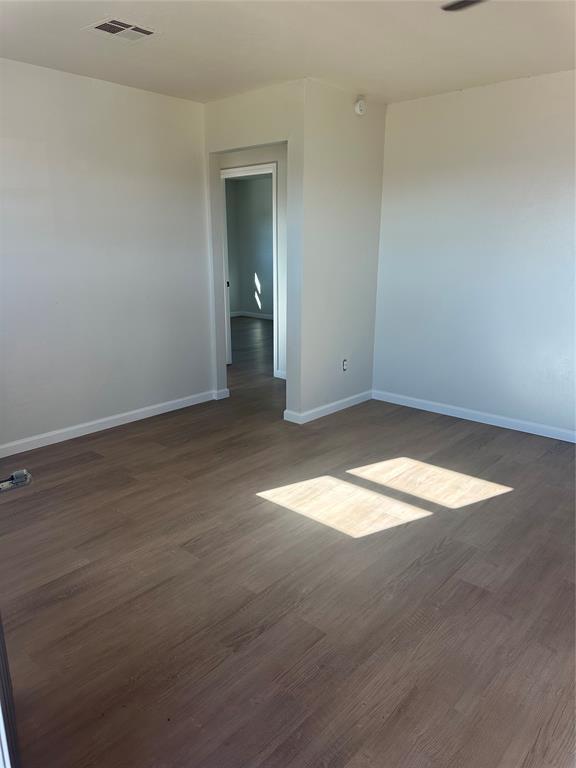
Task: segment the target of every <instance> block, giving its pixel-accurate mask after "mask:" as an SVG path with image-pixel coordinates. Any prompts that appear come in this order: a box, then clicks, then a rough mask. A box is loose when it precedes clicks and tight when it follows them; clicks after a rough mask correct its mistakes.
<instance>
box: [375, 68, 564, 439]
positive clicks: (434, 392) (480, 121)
mask: <svg viewBox="0 0 576 768" xmlns="http://www.w3.org/2000/svg"><path fill="white" fill-rule="evenodd" d="M574 141H575V136H574V75H573V73H569V72H564V73H557V74H552V75H543V76H540V77H533V78H528V79H523V80H514V81H509V82H505V83H500V84H497V85H491V86H485V87H481V88H473V89H469V90H466V91H461V92H458V93H450V94H446V95H443V96H436V97H430V98H426V99H418V100H416V101H410V102H404V103H401V104H393V105H392V106H391V107H390V108H389V112H388V116H387V123H386V136H385V150H384V194H383V200H382V238H381V246H380V251H381V252H380V270H379V289H378V315H377V325H376V355H375V368H374V387H375V388H376V390H380V391H381V396H382V397H383V398H385V399H392V400H394V401H395V402H405V403H407V404H411V405H416V406H420V407H425V408H427V407H431V408H432V409H436V410H440V411H443V412H447V413H454V414H455V415H462V416H465V417H466V416H470V417H471V418H478V419H480V420H487V421H492V422H494V423H499V424H502V425H503V426H512V427H514V426H516V427H517V428H520V429H523V428H525V429H527V431H536V432H540V433H541V434H549V435H553V436H559V437H565V438H567V437H570V435H571V431H572V430H573V429H574V401H573V398H574V351H575V347H574ZM572 435H573V433H572Z"/></svg>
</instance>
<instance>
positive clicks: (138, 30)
mask: <svg viewBox="0 0 576 768" xmlns="http://www.w3.org/2000/svg"><path fill="white" fill-rule="evenodd" d="M89 29H90V30H94V31H95V32H103V33H106V34H108V35H113V36H114V37H115V38H116V39H117V40H127V41H128V42H130V43H135V42H136V41H137V40H144V39H145V38H147V37H150V35H153V34H154V32H153V31H152V30H151V29H144V27H139V26H137V25H136V24H128V23H127V22H125V21H118V19H106V20H105V21H101V22H100V23H99V24H96V25H95V26H91V27H89Z"/></svg>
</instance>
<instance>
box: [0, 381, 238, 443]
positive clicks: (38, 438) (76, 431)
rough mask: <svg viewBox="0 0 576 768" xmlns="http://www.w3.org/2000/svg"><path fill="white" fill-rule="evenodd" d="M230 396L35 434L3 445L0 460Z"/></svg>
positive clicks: (196, 398) (197, 398) (213, 394)
mask: <svg viewBox="0 0 576 768" xmlns="http://www.w3.org/2000/svg"><path fill="white" fill-rule="evenodd" d="M229 395H230V392H229V390H227V389H219V390H210V391H208V392H200V393H199V394H197V395H189V396H188V397H181V398H180V399H178V400H169V401H168V402H166V403H157V404H156V405H147V406H146V407H145V408H138V409H137V410H135V411H126V412H125V413H117V414H115V415H114V416H106V417H104V418H103V419H96V420H95V421H87V422H85V423H84V424H75V425H74V426H72V427H64V428H63V429H55V430H54V431H52V432H44V433H43V434H41V435H32V436H31V437H25V438H23V439H22V440H14V441H13V442H11V443H4V444H3V445H0V458H3V457H5V456H12V455H13V454H16V453H23V452H24V451H31V450H33V449H34V448H42V447H43V446H45V445H52V444H53V443H61V442H63V441H64V440H72V438H74V437H81V436H82V435H89V434H91V433H92V432H101V431H102V430H104V429H111V428H112V427H119V426H121V425H122V424H129V423H130V422H132V421H140V419H148V418H150V417H151V416H159V415H160V414H161V413H168V412H169V411H177V410H179V409H180V408H188V407H189V406H191V405H199V404H200V403H206V402H208V401H209V400H221V399H223V398H225V397H228V396H229Z"/></svg>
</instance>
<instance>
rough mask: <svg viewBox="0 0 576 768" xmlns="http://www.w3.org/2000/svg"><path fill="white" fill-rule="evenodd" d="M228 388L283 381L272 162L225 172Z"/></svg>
mask: <svg viewBox="0 0 576 768" xmlns="http://www.w3.org/2000/svg"><path fill="white" fill-rule="evenodd" d="M220 176H221V179H222V180H223V183H224V186H225V195H224V199H225V220H226V227H225V235H226V236H225V243H224V253H225V259H224V262H225V264H224V266H225V270H226V287H227V290H226V296H225V314H226V318H225V322H226V362H227V366H228V386H229V388H230V389H234V388H235V387H238V386H243V385H245V384H247V383H250V381H251V380H256V379H260V378H261V377H272V376H274V377H276V378H285V376H284V375H283V372H282V366H281V363H280V360H279V354H280V344H279V330H280V329H279V317H278V312H279V301H278V248H277V242H278V232H277V218H278V217H277V166H276V163H266V164H259V165H251V166H243V167H235V168H228V169H224V170H222V171H221V172H220Z"/></svg>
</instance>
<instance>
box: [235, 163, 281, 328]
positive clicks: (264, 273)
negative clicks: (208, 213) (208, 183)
mask: <svg viewBox="0 0 576 768" xmlns="http://www.w3.org/2000/svg"><path fill="white" fill-rule="evenodd" d="M226 224H227V231H228V267H229V271H228V275H229V281H230V311H231V312H232V313H235V314H237V315H241V314H244V313H248V314H256V315H261V316H265V317H268V318H271V317H272V315H273V312H274V270H273V261H274V258H273V221H272V176H271V175H268V176H249V177H248V178H245V179H227V180H226ZM255 275H257V276H258V280H259V282H260V291H259V292H258V291H257V286H256V281H255ZM255 293H258V297H259V299H260V305H258V303H257V301H256V297H255Z"/></svg>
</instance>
